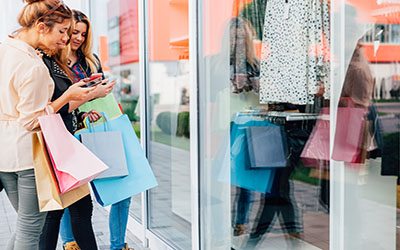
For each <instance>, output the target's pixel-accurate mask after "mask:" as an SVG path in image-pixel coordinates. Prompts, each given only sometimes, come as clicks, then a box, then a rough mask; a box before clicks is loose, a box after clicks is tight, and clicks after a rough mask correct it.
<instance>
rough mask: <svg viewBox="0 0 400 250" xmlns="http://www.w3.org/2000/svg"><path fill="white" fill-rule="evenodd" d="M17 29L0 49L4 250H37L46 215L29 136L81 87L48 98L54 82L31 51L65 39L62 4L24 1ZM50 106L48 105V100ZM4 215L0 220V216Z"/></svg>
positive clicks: (80, 94) (80, 93) (81, 94)
mask: <svg viewBox="0 0 400 250" xmlns="http://www.w3.org/2000/svg"><path fill="white" fill-rule="evenodd" d="M24 2H25V3H26V5H25V6H24V7H23V9H22V10H21V12H20V15H19V18H18V22H19V24H20V26H21V29H20V30H18V31H17V32H15V34H14V36H13V37H9V38H7V39H6V40H5V41H4V43H2V44H0V54H1V57H0V72H1V73H0V89H1V91H0V138H1V141H0V147H1V149H2V150H1V160H0V180H1V182H2V183H3V185H4V189H5V191H6V194H7V196H8V198H9V200H10V202H11V204H12V206H13V207H14V209H15V211H16V212H17V223H16V228H15V233H14V234H13V236H12V237H11V238H10V240H9V243H8V246H7V249H15V250H23V249H37V248H38V244H39V236H40V233H41V231H42V227H43V223H44V221H45V218H46V213H40V212H39V206H38V200H37V191H36V184H35V175H34V170H33V158H32V133H33V132H34V131H36V130H37V129H38V127H39V124H38V121H37V118H38V117H39V116H42V115H44V114H45V109H46V108H48V109H49V110H53V111H55V112H57V111H59V110H60V109H61V108H62V107H63V106H64V105H66V104H67V103H68V102H69V101H71V100H79V99H84V98H86V95H87V93H88V92H89V91H90V89H83V88H81V87H80V86H81V85H82V84H84V83H83V82H81V83H78V84H75V85H72V86H70V87H69V88H68V87H67V89H66V91H65V92H64V93H63V94H62V95H60V96H59V97H58V98H53V99H51V97H52V94H53V91H54V82H53V81H52V79H51V78H50V76H49V73H48V69H47V68H46V67H45V66H44V65H43V62H42V60H41V59H40V57H39V56H38V55H37V53H36V51H35V48H37V47H43V48H47V49H50V50H52V49H54V48H57V46H58V45H57V44H58V43H63V42H64V41H65V40H67V39H68V34H67V31H68V29H69V27H70V19H71V12H70V10H69V9H68V8H67V7H66V6H64V5H51V4H46V3H44V2H43V1H38V0H25V1H24ZM50 100H52V102H51V103H50V104H49V101H50ZM2 216H4V215H2Z"/></svg>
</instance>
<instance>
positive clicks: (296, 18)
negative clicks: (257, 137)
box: [260, 0, 330, 104]
mask: <svg viewBox="0 0 400 250" xmlns="http://www.w3.org/2000/svg"><path fill="white" fill-rule="evenodd" d="M329 18H330V17H329V5H328V3H327V0H271V1H268V4H267V7H266V12H265V23H264V34H263V47H262V58H261V73H260V103H275V102H289V103H293V104H312V103H313V100H314V95H315V94H316V93H317V92H318V91H319V89H320V86H321V85H324V88H325V94H324V95H325V97H326V98H328V99H329V95H330V93H329V92H330V86H329V63H328V61H329V60H328V57H329V51H328V50H329V40H330V37H329V25H330V20H329Z"/></svg>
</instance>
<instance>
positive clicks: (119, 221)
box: [60, 198, 131, 250]
mask: <svg viewBox="0 0 400 250" xmlns="http://www.w3.org/2000/svg"><path fill="white" fill-rule="evenodd" d="M130 204H131V198H128V199H125V200H123V201H120V202H118V203H115V204H113V205H111V211H110V218H109V229H110V243H111V246H110V249H111V250H117V249H118V250H120V249H122V248H123V247H124V246H125V234H126V226H127V224H128V216H129V206H130ZM60 234H61V238H62V241H63V243H64V244H65V243H67V242H71V241H75V239H74V235H73V233H72V228H71V217H70V214H69V211H68V209H66V210H65V211H64V216H63V218H62V219H61V226H60Z"/></svg>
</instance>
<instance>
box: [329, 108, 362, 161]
mask: <svg viewBox="0 0 400 250" xmlns="http://www.w3.org/2000/svg"><path fill="white" fill-rule="evenodd" d="M366 111H367V110H366V109H365V108H356V107H339V108H338V112H337V119H336V130H335V138H334V143H333V151H332V159H333V160H336V161H344V162H348V163H364V162H365V156H366V151H365V145H364V139H365V135H366V133H365V132H366V131H365V129H366V119H365V116H366V113H367V112H366Z"/></svg>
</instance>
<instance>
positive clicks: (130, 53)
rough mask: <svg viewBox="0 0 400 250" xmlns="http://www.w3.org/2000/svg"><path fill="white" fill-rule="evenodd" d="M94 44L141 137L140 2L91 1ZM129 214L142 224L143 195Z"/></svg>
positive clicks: (134, 198) (138, 196) (129, 0)
mask: <svg viewBox="0 0 400 250" xmlns="http://www.w3.org/2000/svg"><path fill="white" fill-rule="evenodd" d="M87 4H89V5H90V14H91V19H92V24H93V31H94V45H95V49H96V54H98V56H99V58H100V60H101V62H102V64H103V70H105V74H106V77H109V78H110V79H115V80H116V85H115V87H114V90H113V94H114V96H115V98H116V99H117V101H118V102H119V104H120V106H121V108H122V110H123V111H124V113H125V114H127V115H128V117H129V119H130V120H131V122H132V126H133V128H134V129H135V132H136V134H137V135H138V136H139V137H140V119H141V117H140V109H139V105H138V103H139V94H140V82H141V79H140V71H139V28H138V27H139V26H138V25H139V24H138V23H139V19H138V1H137V0H101V1H90V3H87ZM130 215H131V216H133V217H134V218H135V219H136V220H137V221H139V222H141V221H142V201H141V194H137V195H135V196H134V197H133V198H132V201H131V208H130Z"/></svg>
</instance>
